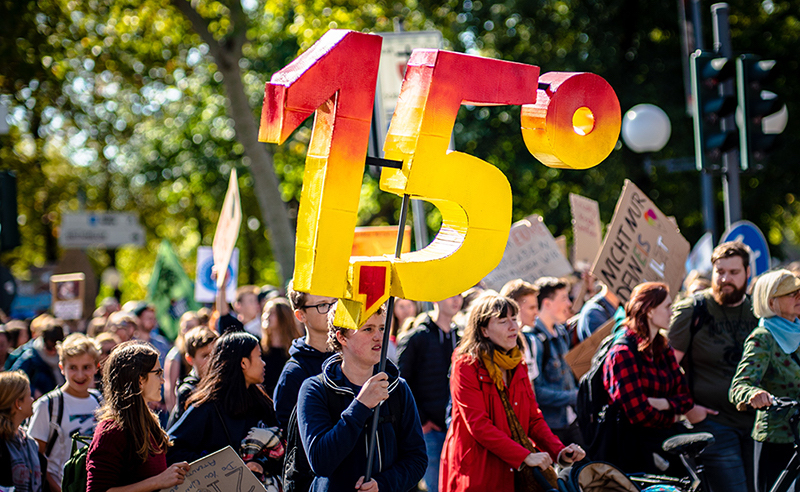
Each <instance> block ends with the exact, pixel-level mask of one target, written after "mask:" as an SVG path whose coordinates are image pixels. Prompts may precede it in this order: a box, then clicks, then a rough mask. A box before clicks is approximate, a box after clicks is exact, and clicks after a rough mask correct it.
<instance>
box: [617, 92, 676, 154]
mask: <svg viewBox="0 0 800 492" xmlns="http://www.w3.org/2000/svg"><path fill="white" fill-rule="evenodd" d="M671 134H672V125H671V124H670V122H669V117H667V113H665V112H664V110H663V109H661V108H659V107H658V106H654V105H652V104H637V105H636V106H634V107H632V108H631V109H629V110H628V112H627V113H625V116H624V117H623V118H622V140H624V141H625V145H627V146H628V148H629V149H631V150H632V151H634V152H636V153H638V154H642V153H644V154H645V155H646V157H645V158H646V164H645V165H646V166H647V164H648V163H649V161H650V158H649V156H647V154H649V153H651V152H658V151H659V150H661V149H663V148H664V146H665V145H667V142H668V141H669V137H670V135H671ZM648 167H649V166H648Z"/></svg>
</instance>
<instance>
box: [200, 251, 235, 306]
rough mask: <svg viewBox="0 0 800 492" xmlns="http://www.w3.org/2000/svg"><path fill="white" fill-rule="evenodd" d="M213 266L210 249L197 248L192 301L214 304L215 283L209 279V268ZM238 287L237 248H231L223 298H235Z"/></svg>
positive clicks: (212, 256) (215, 295) (215, 296)
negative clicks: (231, 252)
mask: <svg viewBox="0 0 800 492" xmlns="http://www.w3.org/2000/svg"><path fill="white" fill-rule="evenodd" d="M213 266H214V255H213V252H212V248H210V247H208V246H198V247H197V271H196V274H195V278H194V300H195V301H197V302H214V301H215V300H216V298H217V292H218V290H217V282H216V280H214V279H212V278H211V267H213ZM237 285H239V248H233V254H232V255H231V261H229V262H228V283H227V284H225V298H226V299H234V298H236V286H237Z"/></svg>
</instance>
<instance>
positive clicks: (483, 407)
mask: <svg viewBox="0 0 800 492" xmlns="http://www.w3.org/2000/svg"><path fill="white" fill-rule="evenodd" d="M509 379H510V383H509V385H508V388H509V393H508V395H509V401H510V402H511V405H513V407H514V410H515V412H516V414H517V417H518V418H519V421H520V423H521V424H522V428H523V429H525V432H526V434H527V435H528V437H530V438H531V440H533V444H534V445H535V446H536V447H537V448H538V449H540V450H542V451H546V452H547V453H549V454H550V456H551V457H552V458H553V461H555V460H556V459H557V457H558V453H559V452H560V451H561V450H562V449H564V445H563V444H562V443H561V441H560V440H559V439H558V438H557V437H556V436H554V435H553V433H552V431H551V430H550V428H549V427H548V426H547V424H546V423H545V421H544V418H543V417H542V412H541V411H539V406H538V405H537V404H536V397H535V396H534V395H533V387H532V386H531V382H530V380H529V379H528V369H527V367H526V366H525V364H524V363H521V364H520V365H519V366H517V368H516V369H515V370H514V373H513V374H512V375H510V378H509ZM450 392H451V394H452V398H453V420H452V423H451V424H450V429H449V430H448V431H447V438H446V439H445V443H444V448H443V449H442V462H441V468H440V470H441V471H440V474H439V490H440V491H442V492H461V491H471V490H474V491H480V492H484V491H487V490H514V470H517V469H519V468H520V466H521V465H522V463H523V461H524V460H525V458H526V457H527V456H528V454H530V451H528V450H527V449H525V448H524V447H523V446H522V445H520V444H517V443H516V442H514V440H513V439H512V438H511V430H510V429H509V426H508V419H507V418H506V412H505V410H504V409H503V403H502V402H501V401H500V394H499V393H498V391H497V387H496V386H495V384H494V381H492V379H491V378H490V377H489V372H488V371H487V370H486V368H485V367H484V366H483V363H482V362H480V361H477V360H475V361H472V360H470V359H469V358H468V357H467V356H463V355H462V356H461V357H459V358H457V359H456V360H455V361H454V362H453V370H452V375H451V377H450Z"/></svg>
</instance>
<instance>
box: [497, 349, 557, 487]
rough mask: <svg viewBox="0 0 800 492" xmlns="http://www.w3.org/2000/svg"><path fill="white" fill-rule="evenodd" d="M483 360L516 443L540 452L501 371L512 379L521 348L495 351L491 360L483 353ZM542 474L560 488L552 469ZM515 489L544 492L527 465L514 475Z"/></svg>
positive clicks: (520, 358)
mask: <svg viewBox="0 0 800 492" xmlns="http://www.w3.org/2000/svg"><path fill="white" fill-rule="evenodd" d="M481 360H482V361H483V365H484V367H486V370H487V371H489V377H491V378H492V381H494V384H495V386H497V392H498V393H499V394H500V401H501V402H502V403H503V410H505V412H506V419H508V427H509V429H511V438H512V439H513V440H514V442H516V443H517V444H520V445H521V446H522V447H524V448H525V449H527V450H528V451H530V452H531V453H538V452H540V451H539V450H538V449H536V447H535V446H534V445H533V442H531V440H530V438H528V436H527V434H525V429H523V428H522V424H520V422H519V417H517V414H516V413H514V409H513V408H512V406H511V402H510V401H509V399H508V388H507V387H506V384H505V383H504V382H503V372H502V371H501V369H505V370H506V371H507V373H508V377H509V378H511V375H512V374H513V373H514V369H516V367H517V366H518V365H519V363H520V362H522V353H521V352H520V350H519V347H514V348H513V349H512V350H511V353H509V354H504V353H502V352H499V351H497V350H495V351H494V357H493V358H489V354H487V353H485V352H481ZM542 473H543V474H544V477H545V478H546V479H547V481H548V482H550V484H551V485H552V486H553V487H554V488H557V487H558V485H557V484H558V482H557V479H558V476H557V475H556V472H555V470H553V468H552V467H550V468H548V469H547V470H544V471H542ZM514 489H515V490H516V492H542V490H543V489H542V486H541V485H539V482H537V481H536V478H534V476H533V468H531V467H529V466H527V465H523V466H522V468H521V469H520V470H519V471H518V472H516V473H515V474H514Z"/></svg>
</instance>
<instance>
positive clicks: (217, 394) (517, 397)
mask: <svg viewBox="0 0 800 492" xmlns="http://www.w3.org/2000/svg"><path fill="white" fill-rule="evenodd" d="M710 271H711V274H710V278H705V279H704V278H702V277H698V276H697V275H696V274H695V272H692V273H691V274H690V275H689V276H688V277H687V280H686V282H685V283H684V289H683V290H682V291H681V292H670V290H669V288H668V287H667V285H665V284H663V283H658V282H646V283H642V284H640V285H638V286H636V288H634V289H633V290H632V292H631V294H630V298H629V299H628V300H627V302H625V303H623V302H621V300H620V299H619V298H618V297H617V296H616V295H615V294H614V292H612V291H611V290H610V289H609V288H608V287H607V286H605V285H602V284H600V283H599V282H596V281H595V279H594V278H593V277H591V276H590V275H588V274H587V273H584V274H583V275H580V274H577V275H576V276H574V277H570V278H553V277H543V278H539V279H537V280H536V281H534V282H527V281H524V280H521V279H518V280H513V281H511V282H508V283H507V284H506V285H505V286H504V287H503V288H502V289H501V290H500V292H495V291H491V290H484V289H481V288H480V286H476V287H475V288H473V289H470V290H469V291H467V292H465V293H464V294H463V295H456V296H453V297H450V298H448V299H443V300H441V301H438V302H435V303H433V304H432V306H430V309H423V307H424V306H423V305H422V304H421V303H416V302H412V301H408V300H403V299H398V300H396V302H395V304H394V312H393V313H392V318H391V319H390V321H391V323H390V324H391V334H390V346H389V347H385V349H386V350H387V352H388V354H389V361H388V363H387V367H386V370H385V371H383V372H378V369H377V365H378V362H379V360H380V353H381V350H382V349H384V347H383V332H384V327H385V325H386V322H387V314H388V313H387V312H386V311H385V309H384V308H381V310H379V311H378V313H376V314H375V315H373V316H372V317H370V318H369V319H368V320H367V321H366V322H365V323H364V325H363V326H362V327H361V328H359V329H358V330H349V329H346V328H343V327H341V326H336V324H335V323H334V315H335V311H336V308H337V299H336V298H332V297H323V296H317V295H312V294H307V293H303V292H298V291H295V290H293V289H292V285H291V283H290V284H289V285H288V286H287V288H286V292H285V294H286V295H285V296H281V295H280V292H279V289H275V288H271V287H265V288H258V287H255V286H244V287H240V288H239V289H238V291H237V295H236V298H235V299H233V302H232V303H230V304H228V302H226V300H225V299H224V296H223V297H222V298H221V302H218V303H217V306H218V308H217V307H215V308H203V309H201V310H200V311H197V312H187V313H184V314H183V315H182V316H181V318H180V331H179V333H178V336H177V338H176V339H175V340H173V341H170V340H169V339H167V338H166V337H165V336H164V333H162V332H161V331H160V329H159V327H158V326H157V322H156V316H155V314H156V313H155V308H154V307H153V306H152V305H150V304H148V303H147V302H127V303H126V304H124V305H122V306H120V304H119V303H118V302H117V301H116V300H115V299H112V298H109V299H105V300H103V301H102V302H101V303H100V306H99V307H98V309H97V311H96V312H95V313H94V316H93V317H92V318H91V319H90V320H88V321H86V322H84V323H78V324H76V323H74V322H70V323H67V322H64V321H62V320H59V319H57V318H54V317H52V316H50V315H48V314H42V315H40V316H38V317H36V318H34V319H32V320H8V321H7V322H6V323H5V324H4V325H2V327H0V367H1V368H2V370H3V372H0V488H1V487H11V486H13V487H15V489H14V490H15V491H16V492H39V491H45V490H48V491H61V490H62V475H63V467H64V464H65V463H66V462H67V460H68V459H69V458H70V454H71V451H70V450H71V447H72V437H71V436H72V435H73V434H74V433H78V434H80V435H84V436H86V435H88V436H93V437H92V439H91V443H90V444H89V446H88V453H87V455H86V490H87V491H89V492H106V491H109V490H113V492H146V491H155V490H160V489H162V488H168V487H172V486H174V485H177V484H180V483H182V482H183V481H184V479H185V476H186V473H187V471H188V470H189V467H190V465H189V463H191V462H192V461H194V460H197V459H199V458H202V457H203V456H206V455H208V454H209V453H213V452H215V451H217V450H219V449H222V448H224V447H226V446H231V447H232V448H233V449H234V450H235V451H237V452H238V453H239V456H240V457H241V458H242V460H243V461H244V462H245V464H246V466H247V468H248V469H249V470H250V471H252V472H253V474H254V475H255V476H256V477H257V478H258V479H259V480H260V481H261V482H262V483H263V484H264V486H265V487H266V489H267V490H268V491H270V492H278V491H281V490H284V488H285V489H286V490H315V491H322V490H348V491H349V490H361V491H369V492H374V491H377V490H383V491H387V490H388V491H408V490H428V491H437V490H442V491H448V492H449V491H469V490H475V491H486V490H503V491H506V490H534V489H532V488H531V487H533V485H532V484H533V482H534V478H533V477H532V476H531V471H532V470H533V469H534V468H540V469H542V470H543V471H544V472H545V478H547V479H548V480H553V479H554V478H553V476H552V475H551V473H552V465H558V466H560V467H565V466H569V465H570V464H572V463H573V462H575V461H579V460H582V459H584V458H589V459H593V460H598V459H603V460H606V461H610V462H611V463H613V464H615V465H617V466H618V467H620V468H621V469H622V470H623V471H624V472H626V473H635V472H651V473H667V474H673V475H681V474H685V470H684V469H682V466H681V464H680V462H679V461H678V460H677V459H675V458H674V457H671V456H669V455H665V454H664V453H662V452H661V451H660V444H661V442H662V441H663V440H664V439H665V438H667V437H670V436H672V435H675V434H679V433H684V432H689V430H691V431H704V432H709V433H711V434H712V435H713V436H714V438H715V443H714V444H713V445H712V446H710V447H709V448H708V449H707V450H706V451H705V452H704V454H703V463H704V464H705V469H706V474H707V476H708V479H709V484H710V487H711V489H712V492H723V491H724V492H729V491H741V492H754V491H756V490H757V491H758V492H763V491H765V490H767V489H768V488H769V485H770V484H771V483H772V482H774V481H775V478H776V477H777V475H778V474H779V473H780V472H781V471H782V470H783V469H784V468H785V467H786V465H787V463H788V461H789V458H790V457H791V455H792V453H793V451H794V450H793V442H794V441H793V438H792V434H791V431H790V429H789V428H788V415H787V414H785V413H780V412H767V411H766V408H767V407H769V406H770V404H771V402H772V399H773V398H774V397H783V396H787V397H791V398H795V399H798V398H800V383H798V381H800V357H799V356H800V350H798V349H799V348H800V320H798V316H799V315H800V279H799V278H798V276H797V272H793V271H792V270H791V269H776V270H773V271H771V272H768V273H766V274H763V275H761V276H760V277H758V278H755V279H753V278H751V272H750V251H749V249H748V248H747V247H746V246H744V245H743V244H742V243H739V242H730V243H724V244H722V245H720V246H718V247H717V248H716V249H715V250H714V253H713V256H712V258H711V265H710ZM748 285H750V290H748ZM748 292H752V294H748ZM598 330H605V332H607V333H611V336H612V337H614V342H613V344H612V345H611V347H610V349H609V350H608V353H607V355H606V356H605V358H604V359H603V360H602V368H601V371H602V381H603V387H604V388H605V395H603V398H605V402H606V403H607V404H608V405H609V408H613V409H614V410H615V411H616V412H618V414H619V415H620V419H621V422H622V424H621V425H622V428H623V429H624V432H623V433H622V434H620V436H621V438H620V439H618V440H617V442H616V443H615V444H614V446H612V447H607V448H604V449H594V454H592V452H591V451H589V452H588V456H587V450H589V448H590V447H591V446H589V445H590V444H591V443H587V442H585V439H584V436H586V432H585V429H582V428H581V427H580V426H579V424H578V419H577V418H576V417H577V411H578V408H577V406H578V379H577V378H576V377H575V374H574V372H573V370H572V367H571V366H570V364H569V363H568V357H567V354H568V352H569V351H570V350H571V349H572V348H573V347H574V346H575V345H576V344H579V343H581V342H583V341H584V340H586V339H588V338H590V337H592V335H593V333H595V332H596V331H598ZM605 332H604V333H605ZM737 405H738V407H739V408H738V409H737ZM376 409H377V410H376ZM376 411H377V412H379V422H380V423H379V425H378V431H377V440H376V442H377V459H375V460H374V464H373V468H372V470H371V471H370V473H369V474H366V473H365V467H366V463H367V454H368V448H369V444H368V443H369V441H370V438H371V436H370V424H371V421H372V418H371V417H372V415H373V414H374V412H376ZM585 448H586V449H585ZM367 476H369V478H367ZM3 490H5V489H3Z"/></svg>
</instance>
